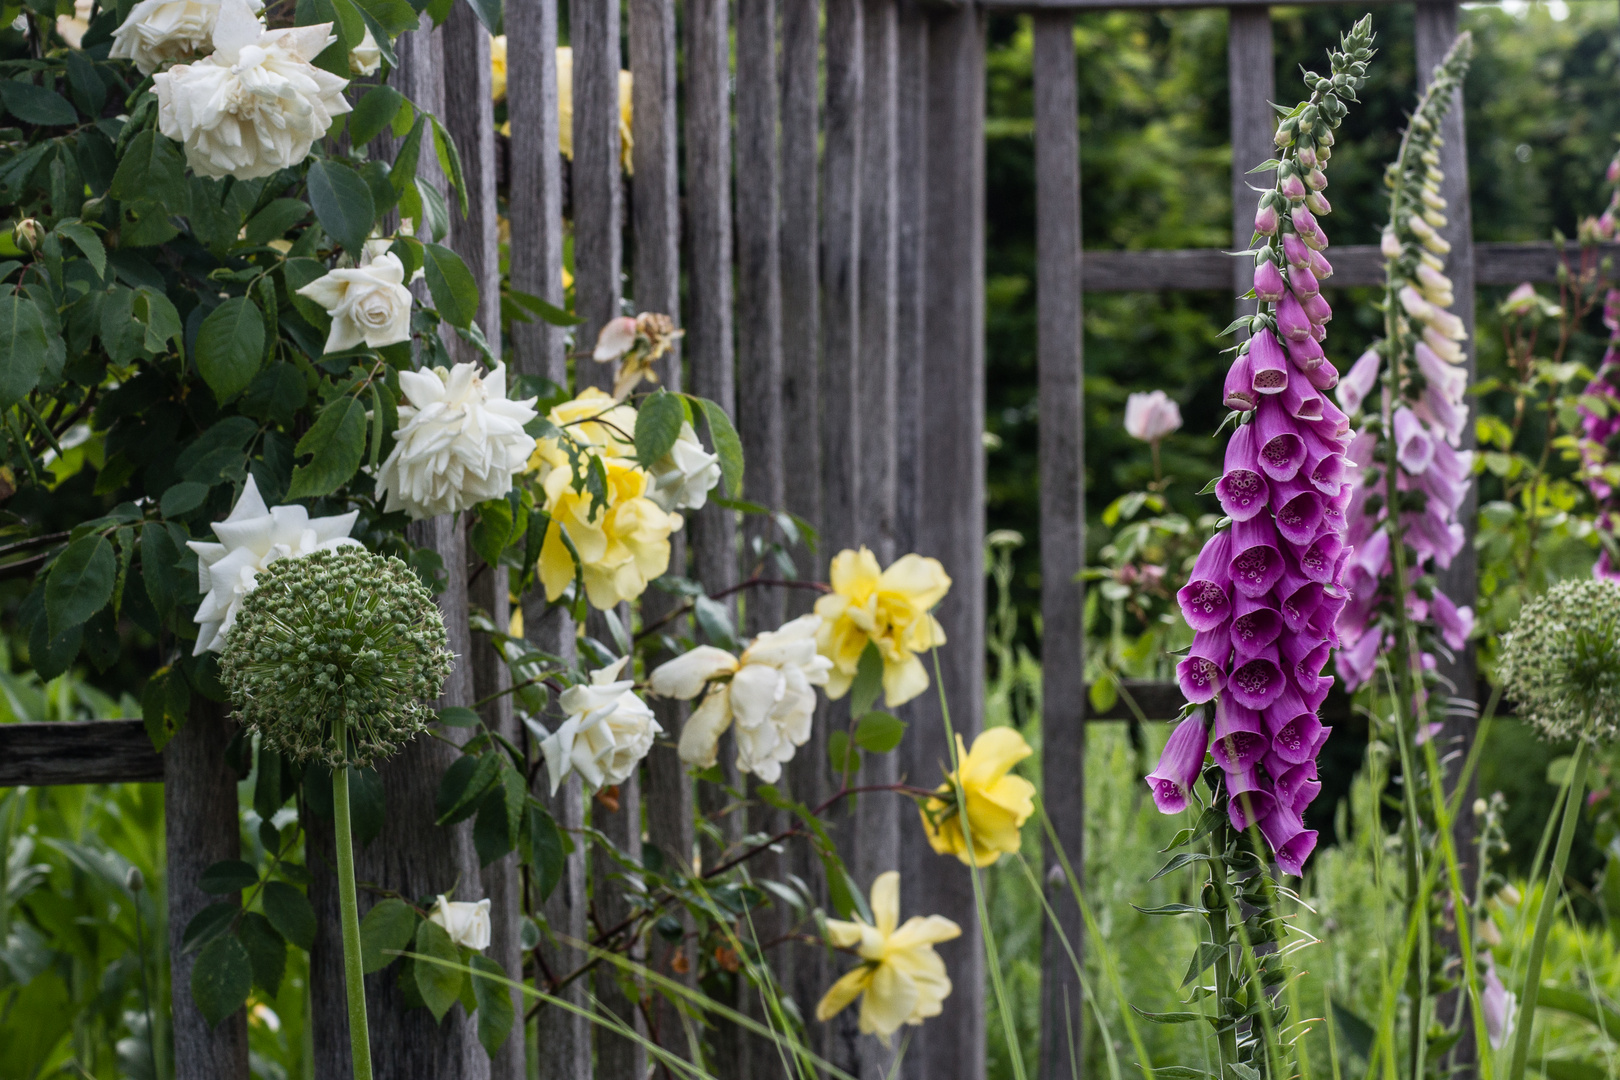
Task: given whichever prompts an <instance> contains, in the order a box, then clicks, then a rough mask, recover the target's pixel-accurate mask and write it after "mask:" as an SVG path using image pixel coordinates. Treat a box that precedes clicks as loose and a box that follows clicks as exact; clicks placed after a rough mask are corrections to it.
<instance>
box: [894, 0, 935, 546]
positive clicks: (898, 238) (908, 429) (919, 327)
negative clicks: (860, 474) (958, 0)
mask: <svg viewBox="0 0 1620 1080" xmlns="http://www.w3.org/2000/svg"><path fill="white" fill-rule="evenodd" d="M899 7H900V12H899V24H898V28H897V36H898V49H899V78H898V98H897V110H898V113H899V117H898V121H897V125H896V126H897V127H898V129H899V130H898V135H897V137H896V150H895V154H896V160H897V161H899V162H900V163H901V166H902V167H901V168H900V169H899V170H898V173H897V176H896V184H897V187H898V191H897V194H896V199H895V207H896V213H895V276H894V292H895V296H894V307H895V344H894V367H895V391H894V395H895V402H896V407H895V415H894V459H895V463H894V468H895V475H894V550H895V551H897V552H899V553H901V554H904V553H906V552H908V551H913V550H915V549H916V547H917V512H918V492H919V489H920V485H921V479H922V474H921V473H920V472H919V469H920V466H921V458H920V456H919V444H920V440H921V438H922V413H921V411H920V410H918V409H916V408H913V407H909V404H908V403H915V402H917V401H920V400H922V386H923V368H924V364H925V360H924V357H925V355H926V350H927V338H926V336H925V334H924V331H923V282H924V280H925V278H926V274H925V272H924V267H923V195H924V191H925V190H926V188H925V183H924V181H925V177H926V175H927V162H928V140H927V137H926V124H927V119H928V19H927V18H926V16H925V15H924V13H923V7H922V4H921V3H920V2H917V0H900V4H899Z"/></svg>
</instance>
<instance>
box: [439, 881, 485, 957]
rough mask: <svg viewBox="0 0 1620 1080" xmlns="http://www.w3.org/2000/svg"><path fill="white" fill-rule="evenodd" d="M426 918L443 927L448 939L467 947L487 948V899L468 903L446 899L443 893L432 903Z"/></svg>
mask: <svg viewBox="0 0 1620 1080" xmlns="http://www.w3.org/2000/svg"><path fill="white" fill-rule="evenodd" d="M428 920H429V921H430V922H436V923H438V924H439V925H440V926H442V927H444V929H445V932H446V933H447V934H449V935H450V940H451V941H453V942H455V943H456V944H457V945H465V946H466V947H467V948H469V949H479V950H483V949H487V948H489V901H488V900H487V899H485V900H480V901H478V902H477V903H474V904H470V903H465V902H463V901H459V900H446V899H445V898H444V895H443V894H440V896H439V902H438V903H436V904H434V905H433V911H432V912H431V913H429V915H428Z"/></svg>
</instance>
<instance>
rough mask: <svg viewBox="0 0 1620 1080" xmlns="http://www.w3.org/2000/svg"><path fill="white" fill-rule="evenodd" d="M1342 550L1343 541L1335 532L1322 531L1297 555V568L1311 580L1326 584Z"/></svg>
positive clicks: (1331, 578) (1331, 577)
mask: <svg viewBox="0 0 1620 1080" xmlns="http://www.w3.org/2000/svg"><path fill="white" fill-rule="evenodd" d="M1343 550H1344V541H1343V540H1341V539H1339V536H1338V534H1337V533H1323V534H1322V535H1321V536H1318V537H1317V538H1316V539H1315V540H1314V541H1312V542H1311V546H1310V547H1308V548H1306V549H1305V552H1304V554H1302V555H1301V556H1300V557H1299V569H1300V571H1301V572H1302V573H1304V575H1305V576H1306V577H1308V578H1310V579H1311V580H1312V581H1315V582H1318V583H1320V584H1322V585H1326V584H1327V583H1328V582H1330V581H1332V580H1333V571H1334V570H1335V569H1336V568H1337V565H1338V561H1339V553H1340V552H1341V551H1343Z"/></svg>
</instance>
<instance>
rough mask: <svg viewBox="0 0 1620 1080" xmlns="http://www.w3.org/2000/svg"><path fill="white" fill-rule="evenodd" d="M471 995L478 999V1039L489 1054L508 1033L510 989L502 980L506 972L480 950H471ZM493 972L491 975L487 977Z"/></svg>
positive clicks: (492, 1054)
mask: <svg viewBox="0 0 1620 1080" xmlns="http://www.w3.org/2000/svg"><path fill="white" fill-rule="evenodd" d="M471 967H472V969H473V972H474V974H473V977H472V987H473V997H474V998H475V999H476V1000H477V1002H478V1041H479V1042H480V1043H482V1044H483V1046H484V1053H486V1054H488V1055H489V1056H490V1057H494V1056H495V1051H497V1050H499V1049H500V1048H501V1044H502V1043H504V1042H506V1037H507V1036H508V1035H510V1034H511V1033H512V1020H513V1019H514V1016H515V1012H514V1010H513V1008H512V991H511V988H510V987H508V986H507V985H506V983H504V982H500V981H497V980H501V979H505V978H506V972H505V970H503V969H502V967H501V965H499V964H497V963H496V962H495V961H493V960H491V959H490V958H489V957H487V956H485V955H484V954H482V953H473V956H472V964H471ZM489 976H494V978H489Z"/></svg>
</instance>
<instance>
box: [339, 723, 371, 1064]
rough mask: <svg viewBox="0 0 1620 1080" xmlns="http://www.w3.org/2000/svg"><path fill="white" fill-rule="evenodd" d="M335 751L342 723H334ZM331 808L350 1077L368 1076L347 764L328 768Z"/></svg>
mask: <svg viewBox="0 0 1620 1080" xmlns="http://www.w3.org/2000/svg"><path fill="white" fill-rule="evenodd" d="M336 727H337V739H338V746H339V752H340V753H342V752H343V744H344V742H345V741H346V738H345V736H346V734H347V732H346V731H345V725H344V723H343V721H342V720H341V719H340V720H339V721H338V723H337V725H336ZM332 812H333V815H334V816H335V817H336V818H337V862H338V907H339V909H340V912H341V917H342V920H343V989H344V991H345V992H346V993H347V994H348V995H349V1048H350V1050H351V1051H353V1054H354V1080H371V1036H370V1033H369V1031H368V1028H367V1024H366V987H365V982H364V979H365V969H364V968H363V967H362V966H361V963H360V904H359V901H358V899H357V898H356V896H355V888H354V837H353V835H352V833H351V830H350V828H349V766H347V765H342V766H339V767H338V768H336V769H333V770H332Z"/></svg>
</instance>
